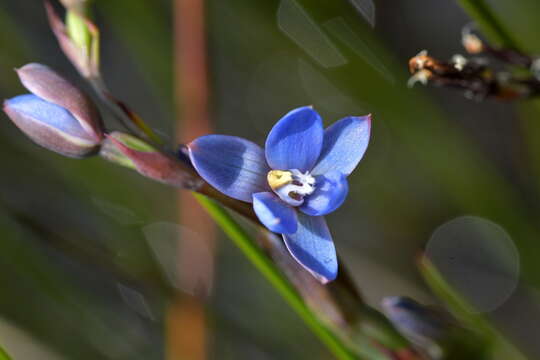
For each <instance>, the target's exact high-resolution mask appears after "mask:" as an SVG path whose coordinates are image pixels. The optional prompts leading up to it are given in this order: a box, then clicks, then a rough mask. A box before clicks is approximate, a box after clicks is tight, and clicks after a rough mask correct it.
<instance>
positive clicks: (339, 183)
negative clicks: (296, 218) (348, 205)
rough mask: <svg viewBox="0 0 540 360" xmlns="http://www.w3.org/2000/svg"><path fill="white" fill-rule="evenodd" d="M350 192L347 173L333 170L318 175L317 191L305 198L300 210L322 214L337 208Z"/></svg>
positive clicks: (309, 213)
mask: <svg viewBox="0 0 540 360" xmlns="http://www.w3.org/2000/svg"><path fill="white" fill-rule="evenodd" d="M348 193H349V184H348V182H347V178H346V177H345V175H343V174H342V173H340V172H339V171H332V172H329V173H326V174H324V175H320V176H318V177H316V183H315V191H314V192H313V194H311V195H309V196H307V197H306V198H305V199H304V203H303V204H302V206H301V207H300V210H301V211H302V212H304V213H305V214H307V215H311V216H322V215H326V214H328V213H331V212H332V211H334V210H336V209H337V208H338V207H340V206H341V204H343V201H345V198H346V197H347V194H348Z"/></svg>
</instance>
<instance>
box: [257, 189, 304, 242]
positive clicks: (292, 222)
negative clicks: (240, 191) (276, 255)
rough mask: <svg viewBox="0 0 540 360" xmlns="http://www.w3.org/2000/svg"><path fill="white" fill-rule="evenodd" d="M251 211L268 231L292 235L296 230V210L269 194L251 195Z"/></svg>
mask: <svg viewBox="0 0 540 360" xmlns="http://www.w3.org/2000/svg"><path fill="white" fill-rule="evenodd" d="M253 210H255V214H257V217H258V218H259V220H260V221H261V222H262V223H263V225H264V226H266V227H267V228H268V229H269V230H270V231H273V232H275V233H279V234H294V233H295V232H296V229H297V228H298V217H297V215H296V210H295V209H293V208H292V207H291V206H289V205H287V204H285V203H284V202H283V201H281V199H280V198H279V197H277V196H276V195H275V194H273V193H271V192H261V193H256V194H253Z"/></svg>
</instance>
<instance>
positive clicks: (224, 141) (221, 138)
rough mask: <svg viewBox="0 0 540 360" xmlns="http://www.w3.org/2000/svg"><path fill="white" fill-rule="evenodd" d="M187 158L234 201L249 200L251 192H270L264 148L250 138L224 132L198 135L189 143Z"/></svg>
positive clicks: (213, 184) (211, 182) (205, 177)
mask: <svg viewBox="0 0 540 360" xmlns="http://www.w3.org/2000/svg"><path fill="white" fill-rule="evenodd" d="M188 148H189V158H190V159H191V162H192V163H193V166H194V167H195V169H196V170H197V172H198V173H199V175H201V177H202V178H203V179H204V180H206V181H207V182H208V183H209V184H210V185H212V186H213V187H215V188H216V189H218V190H219V191H221V192H222V193H224V194H225V195H227V196H230V197H232V198H234V199H237V200H242V201H247V202H251V201H252V194H253V193H257V192H263V191H270V186H268V182H267V181H266V174H268V171H270V168H268V165H266V160H265V157H264V150H263V149H261V147H260V146H258V145H256V144H254V143H252V142H251V141H248V140H245V139H242V138H239V137H236V136H226V135H206V136H201V137H199V138H197V139H195V140H194V141H192V142H191V143H190V144H188Z"/></svg>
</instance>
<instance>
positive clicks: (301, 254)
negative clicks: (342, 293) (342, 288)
mask: <svg viewBox="0 0 540 360" xmlns="http://www.w3.org/2000/svg"><path fill="white" fill-rule="evenodd" d="M283 240H285V245H286V246H287V249H289V252H290V253H291V255H292V256H293V257H294V258H295V260H296V261H298V262H299V263H300V265H302V266H303V267H304V268H306V269H307V270H308V271H309V272H311V274H313V276H315V277H316V278H317V279H318V280H319V281H321V282H322V283H323V284H325V283H327V282H329V281H332V280H334V279H335V278H336V276H337V271H338V264H337V256H336V249H335V247H334V243H333V241H332V235H330V231H329V230H328V226H327V225H326V220H324V217H322V216H308V215H305V214H302V213H298V230H297V231H296V233H294V234H291V235H283Z"/></svg>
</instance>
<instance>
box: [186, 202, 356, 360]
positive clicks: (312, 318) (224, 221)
mask: <svg viewBox="0 0 540 360" xmlns="http://www.w3.org/2000/svg"><path fill="white" fill-rule="evenodd" d="M194 196H195V198H196V199H197V200H198V201H199V203H200V204H201V205H202V206H203V207H204V208H205V209H206V211H208V213H209V214H210V216H211V217H212V218H213V219H214V221H215V222H216V223H217V224H218V225H219V226H220V227H221V229H222V230H223V231H224V232H225V234H226V235H227V236H228V237H229V238H230V239H231V240H232V241H233V242H234V243H235V244H236V246H238V248H239V249H240V250H241V251H242V252H243V253H244V255H245V256H246V257H247V258H248V259H249V260H250V261H251V263H252V264H253V265H255V267H256V268H257V269H258V270H259V271H260V272H261V273H262V275H263V276H264V277H265V278H266V279H267V280H268V281H269V282H270V283H271V284H272V286H273V287H274V288H275V289H276V290H277V291H278V292H279V293H280V294H281V296H282V297H283V298H284V299H285V301H286V302H287V303H288V304H289V305H290V306H291V308H293V310H294V311H296V313H297V314H298V315H299V316H300V317H301V318H302V320H304V322H305V323H306V325H307V326H308V327H309V328H310V329H311V331H312V332H313V333H314V334H315V335H316V336H317V337H318V338H319V339H320V340H321V341H322V342H323V343H324V345H326V347H327V348H328V349H329V350H330V351H331V352H332V353H333V354H334V355H335V356H336V358H338V359H340V360H353V359H358V357H357V356H355V355H354V354H353V353H352V352H351V350H350V349H349V348H347V346H345V344H344V343H343V342H342V341H341V340H340V339H339V338H338V336H337V335H336V334H334V333H333V332H332V331H331V330H330V329H329V328H328V327H326V326H325V325H324V324H323V323H322V322H321V321H320V320H319V319H318V318H317V316H316V315H315V314H314V313H313V312H312V311H311V310H310V309H309V308H308V307H307V305H306V304H305V302H304V301H303V300H302V298H301V297H300V295H299V294H298V292H296V290H295V289H294V287H293V286H292V285H291V283H290V282H289V281H288V280H287V279H286V278H285V277H284V275H283V274H282V273H281V271H280V270H279V269H278V268H277V267H276V266H275V265H274V264H273V263H272V262H271V261H270V260H269V259H268V257H267V256H266V254H265V253H264V252H263V251H262V250H261V249H260V248H259V247H258V246H257V245H256V244H255V243H254V242H253V241H252V240H251V238H250V236H249V235H248V234H247V233H246V232H245V231H244V229H242V227H241V226H240V225H238V223H237V222H236V221H235V220H234V219H233V218H232V217H231V215H229V214H228V213H227V212H226V211H225V210H224V209H223V208H222V207H221V206H219V205H218V204H217V203H216V202H214V201H213V200H210V199H209V198H207V197H205V196H203V195H200V194H194Z"/></svg>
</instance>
